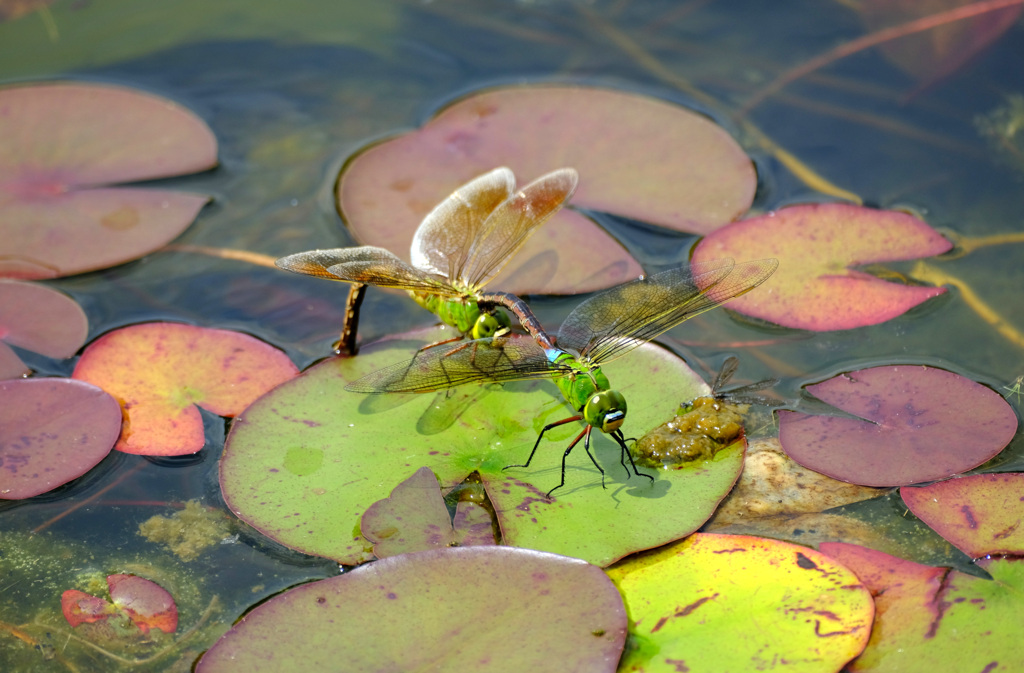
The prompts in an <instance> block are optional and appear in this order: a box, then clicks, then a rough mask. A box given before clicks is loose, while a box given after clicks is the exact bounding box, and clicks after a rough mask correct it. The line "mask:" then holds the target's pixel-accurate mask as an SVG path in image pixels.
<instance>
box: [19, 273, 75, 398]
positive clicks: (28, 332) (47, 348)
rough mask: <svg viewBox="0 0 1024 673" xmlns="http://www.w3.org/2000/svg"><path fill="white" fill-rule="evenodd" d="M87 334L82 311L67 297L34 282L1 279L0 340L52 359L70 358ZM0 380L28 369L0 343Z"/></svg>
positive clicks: (21, 373)
mask: <svg viewBox="0 0 1024 673" xmlns="http://www.w3.org/2000/svg"><path fill="white" fill-rule="evenodd" d="M88 333H89V321H88V319H87V318H86V317H85V311H83V310H82V307H81V306H79V305H78V303H77V302H75V300H74V299H72V298H71V297H68V296H67V295H66V294H63V293H61V292H57V291H56V290H51V289H50V288H48V287H46V286H45V285H39V284H37V283H19V282H16V281H2V280H0V339H2V340H3V341H4V342H6V343H9V344H12V345H14V346H18V347H19V348H24V349H26V350H30V351H32V352H34V353H40V354H42V355H45V356H47V357H51V358H69V357H71V356H72V355H74V354H75V352H76V351H78V349H79V348H81V347H82V344H84V343H85V337H86V335H87V334H88ZM0 353H2V354H0V379H8V378H14V377H15V376H21V375H23V374H25V373H27V371H28V368H27V367H26V366H25V364H24V363H23V362H22V361H21V359H20V358H18V356H17V355H15V354H14V352H13V351H12V350H11V349H10V348H8V347H7V345H6V344H5V343H2V342H0Z"/></svg>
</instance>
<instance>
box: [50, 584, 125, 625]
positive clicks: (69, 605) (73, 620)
mask: <svg viewBox="0 0 1024 673" xmlns="http://www.w3.org/2000/svg"><path fill="white" fill-rule="evenodd" d="M60 608H61V612H63V613H64V619H66V620H68V624H70V625H71V626H79V625H81V624H93V623H95V622H100V621H106V620H107V619H110V618H111V617H113V616H114V615H116V614H117V608H115V607H114V606H113V605H111V604H110V602H109V601H105V600H103V599H102V598H97V597H96V596H92V595H90V594H87V593H85V592H84V591H79V590H78V589H68V590H67V591H65V592H64V593H63V594H61V596H60Z"/></svg>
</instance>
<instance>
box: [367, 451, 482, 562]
mask: <svg viewBox="0 0 1024 673" xmlns="http://www.w3.org/2000/svg"><path fill="white" fill-rule="evenodd" d="M459 504H460V505H462V504H463V503H459ZM465 504H467V505H473V507H475V508H476V510H480V511H482V512H484V513H485V514H486V511H485V510H483V508H482V507H480V506H479V505H474V504H473V503H465ZM480 523H483V521H481V520H480V512H478V511H475V510H474V509H473V508H465V507H464V508H463V509H462V516H461V517H460V520H459V524H460V527H465V528H466V529H471V530H472V529H473V527H474V526H475V525H477V524H480ZM486 524H487V532H488V533H490V542H485V543H486V544H494V534H493V532H491V519H490V516H489V515H488V516H487V519H486ZM359 530H360V531H361V532H362V534H363V536H364V537H365V538H366V539H367V540H369V541H370V542H372V543H373V545H374V546H373V553H374V554H375V555H376V556H377V558H385V557H387V556H397V555H398V554H407V553H410V552H414V551H424V550H427V549H438V548H441V547H452V546H455V545H456V544H458V543H459V541H460V540H461V541H463V542H465V538H466V533H467V530H465V529H463V530H458V531H457V530H456V529H455V527H454V526H453V524H452V519H451V517H450V516H448V508H447V507H446V506H445V504H444V498H443V497H441V488H440V485H439V484H438V482H437V477H436V476H434V473H433V472H432V471H431V470H430V468H429V467H421V468H420V469H418V470H416V473H415V474H413V475H412V476H411V477H409V478H408V479H406V480H405V481H403V482H402V483H401V484H399V485H398V486H396V487H395V489H394V490H393V491H391V495H390V496H389V497H387V498H385V499H383V500H378V501H377V502H375V503H373V504H372V505H370V507H369V509H367V510H366V513H364V514H363V518H362V520H361V522H360V526H359ZM474 532H475V533H479V530H474ZM471 539H472V536H471ZM484 539H486V538H484Z"/></svg>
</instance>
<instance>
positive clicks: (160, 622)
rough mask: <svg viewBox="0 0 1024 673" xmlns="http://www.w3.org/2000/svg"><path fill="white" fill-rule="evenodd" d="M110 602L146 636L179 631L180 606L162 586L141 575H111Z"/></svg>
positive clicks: (109, 582)
mask: <svg viewBox="0 0 1024 673" xmlns="http://www.w3.org/2000/svg"><path fill="white" fill-rule="evenodd" d="M107 586H108V587H110V600H112V601H113V602H114V605H116V606H117V607H118V608H119V609H121V610H123V611H124V613H125V614H127V615H128V617H129V618H130V619H131V620H132V622H133V623H134V624H135V625H136V626H137V627H139V630H140V631H142V632H143V633H149V630H150V629H160V630H161V631H163V632H164V633H174V632H175V631H177V630H178V606H177V605H176V604H175V603H174V598H172V597H171V594H169V593H168V592H167V590H166V589H164V588H163V587H162V586H160V585H159V584H157V583H156V582H151V581H150V580H147V579H146V578H144V577H138V576H137V575H108V576H107Z"/></svg>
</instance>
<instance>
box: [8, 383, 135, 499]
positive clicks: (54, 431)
mask: <svg viewBox="0 0 1024 673" xmlns="http://www.w3.org/2000/svg"><path fill="white" fill-rule="evenodd" d="M120 432H121V409H120V407H119V406H118V404H117V401H116V400H115V399H114V398H112V397H111V396H110V395H108V394H107V393H106V392H104V391H103V390H101V389H100V388H97V387H96V386H94V385H91V384H89V383H85V382H82V381H74V380H72V379H57V378H53V379H50V378H46V379H18V380H12V381H0V499H7V500H14V499H19V498H31V497H33V496H36V495H39V494H41V493H46V492H47V491H51V490H53V489H55V488H57V487H58V486H60V485H62V484H66V483H67V482H69V481H71V480H72V479H75V478H77V477H80V476H82V475H83V474H85V473H86V472H88V471H89V470H91V469H92V468H93V467H95V466H96V465H97V464H98V463H99V462H100V461H101V460H103V458H105V457H106V455H107V454H108V453H110V449H111V448H113V446H114V442H116V441H117V437H118V434H119V433H120Z"/></svg>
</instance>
